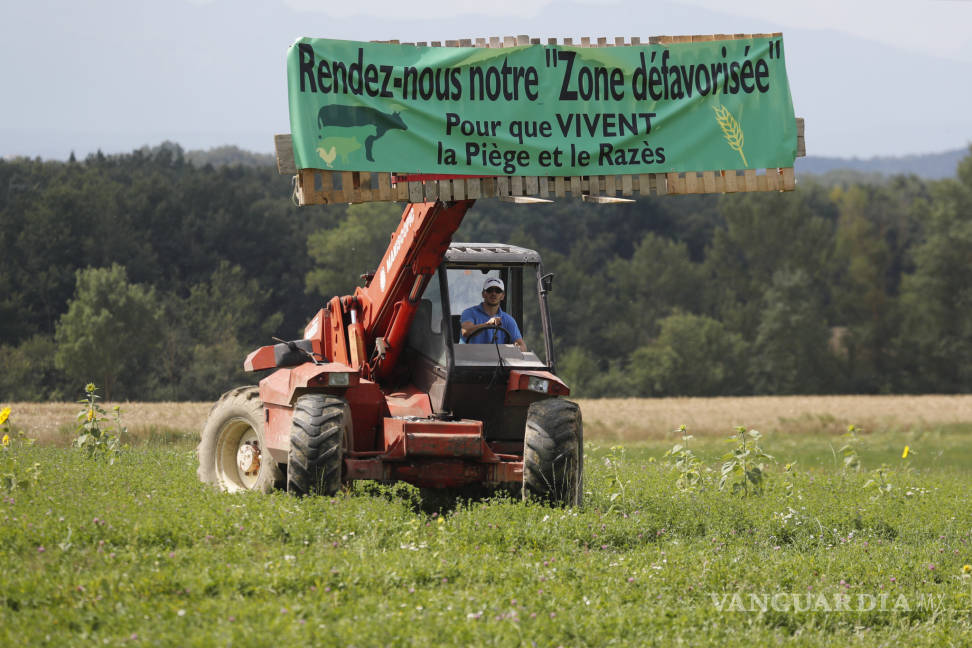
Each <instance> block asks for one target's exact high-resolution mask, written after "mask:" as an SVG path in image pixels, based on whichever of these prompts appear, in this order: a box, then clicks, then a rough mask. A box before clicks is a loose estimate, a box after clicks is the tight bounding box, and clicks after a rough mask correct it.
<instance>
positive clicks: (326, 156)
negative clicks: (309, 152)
mask: <svg viewBox="0 0 972 648" xmlns="http://www.w3.org/2000/svg"><path fill="white" fill-rule="evenodd" d="M317 154H318V155H320V156H321V159H322V160H324V164H326V165H327V166H328V168H330V167H331V165H332V164H334V159H335V158H336V157H337V147H336V146H332V147H331V150H330V151H325V150H324V147H323V146H318V147H317Z"/></svg>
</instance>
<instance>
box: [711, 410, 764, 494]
mask: <svg viewBox="0 0 972 648" xmlns="http://www.w3.org/2000/svg"><path fill="white" fill-rule="evenodd" d="M761 436H762V435H760V433H759V432H758V431H756V430H750V431H749V432H746V428H745V427H742V426H739V427H737V428H736V434H735V435H733V436H731V437H729V442H730V443H734V444H735V447H734V448H733V449H732V450H730V451H729V452H727V453H726V454H725V455H723V456H722V459H723V464H722V473H721V476H720V478H719V490H723V489H724V488H725V487H726V486H729V487H730V488H731V491H732V493H733V494H736V493H742V494H743V495H750V494H753V495H759V494H761V493H762V492H763V485H764V483H765V481H766V463H765V462H764V461H763V459H768V460H770V461H774V459H773V457H772V456H771V455H768V454H766V453H765V452H764V451H763V449H762V448H761V447H760V445H759V440H760V438H761Z"/></svg>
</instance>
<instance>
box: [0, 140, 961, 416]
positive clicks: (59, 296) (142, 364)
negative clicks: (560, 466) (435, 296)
mask: <svg viewBox="0 0 972 648" xmlns="http://www.w3.org/2000/svg"><path fill="white" fill-rule="evenodd" d="M210 153H211V154H210V155H202V154H200V153H198V152H196V153H193V154H189V155H187V154H184V153H183V151H182V150H181V149H180V148H179V147H178V146H177V145H174V144H171V143H166V144H165V145H163V146H160V147H155V148H144V149H141V150H138V151H135V152H134V153H132V154H129V155H119V156H105V155H94V156H90V157H89V158H88V159H86V160H81V161H77V160H75V161H70V162H67V163H63V162H43V161H40V160H26V159H18V160H14V161H9V160H0V249H3V251H4V254H3V255H0V285H3V287H4V291H2V294H0V393H2V394H4V396H5V397H9V398H16V399H18V400H44V399H57V398H64V397H65V396H66V395H67V394H69V393H70V385H71V384H76V383H77V382H78V381H81V380H87V379H88V378H89V377H90V376H96V377H98V381H99V383H101V384H103V385H104V386H105V388H106V391H107V393H108V395H110V396H111V397H112V398H115V397H121V398H126V397H128V398H138V399H145V400H156V399H169V400H178V399H211V398H215V397H216V396H217V395H218V394H219V393H220V392H221V391H222V390H223V389H225V388H226V387H228V386H230V385H233V384H239V383H240V382H243V381H245V380H248V378H247V377H246V376H244V375H242V373H241V371H240V367H241V364H242V360H243V357H244V356H245V354H246V353H247V352H248V351H250V350H252V349H253V348H255V347H257V346H259V345H262V344H265V343H267V342H268V340H269V336H270V335H276V336H278V337H281V338H287V339H292V338H293V337H296V336H298V335H300V332H301V331H302V329H303V326H304V325H305V324H306V322H307V321H308V319H309V318H310V317H311V316H312V315H313V314H314V313H315V312H316V311H317V309H318V308H319V307H320V306H321V299H322V298H323V299H329V298H330V297H332V296H334V295H341V294H348V293H350V292H351V291H353V290H354V288H355V286H356V285H359V283H360V282H359V279H358V276H359V275H360V274H361V273H364V272H372V271H374V270H375V268H376V265H377V263H378V260H379V259H380V257H381V255H382V254H383V252H384V251H385V248H386V246H387V244H388V241H389V236H390V234H391V233H392V231H393V230H394V229H395V227H396V226H397V224H398V222H399V218H400V214H401V206H400V205H382V204H366V205H356V206H353V207H350V208H347V207H345V206H343V205H328V206H327V207H326V208H304V209H300V210H298V209H297V208H295V207H294V206H293V205H292V204H291V203H290V193H291V187H290V185H289V181H290V179H289V178H286V177H283V176H279V175H278V174H276V173H275V171H274V170H273V168H272V166H269V163H268V165H267V166H261V162H260V158H259V156H252V155H246V154H243V153H242V152H240V151H235V150H231V149H226V150H215V151H211V152H210ZM227 162H228V164H224V163H227ZM800 180H801V182H800V184H799V189H798V190H797V191H794V192H788V193H785V194H777V193H766V194H743V195H733V196H723V197H718V196H682V197H678V198H672V197H658V198H638V199H637V201H636V202H635V203H633V204H628V205H622V206H617V207H610V208H609V207H605V206H598V205H589V204H586V203H582V202H579V201H560V202H557V203H555V204H552V205H547V206H536V207H530V208H524V207H511V206H510V205H509V204H507V203H500V202H498V201H493V200H484V201H479V202H478V203H477V204H476V206H475V208H474V209H473V210H472V211H471V212H470V213H469V214H468V215H467V216H466V218H465V220H464V222H463V224H462V226H461V227H460V230H459V232H458V233H457V234H456V236H455V240H457V241H458V240H466V241H500V242H502V241H506V242H510V243H514V244H520V245H525V246H527V247H534V248H535V249H537V250H538V251H539V252H540V253H541V255H542V256H543V259H544V266H545V271H548V272H554V273H556V274H557V281H556V282H555V288H554V291H553V292H552V293H551V294H550V296H549V304H550V312H551V320H552V323H553V326H554V332H555V336H556V340H557V357H558V358H559V360H560V369H562V370H563V372H564V375H565V377H566V378H567V380H568V382H570V384H571V386H572V388H573V393H574V395H576V396H642V395H658V396H667V395H677V394H724V395H730V394H754V393H760V394H765V393H781V394H782V393H786V394H790V393H821V392H828V393H834V392H842V393H848V392H850V393H858V392H882V393H885V392H887V393H890V392H908V393H915V392H962V391H968V390H969V389H970V388H972V370H970V369H969V367H972V343H970V342H969V341H970V340H972V330H970V329H969V327H970V322H972V297H970V296H969V290H970V288H969V286H972V275H970V268H972V262H970V258H972V257H970V254H972V251H970V250H972V244H970V241H972V234H970V224H969V223H970V221H969V218H970V217H969V214H972V156H969V157H968V158H966V159H965V160H964V161H963V162H962V163H961V164H960V165H959V171H958V174H957V177H956V178H954V179H950V180H944V181H926V180H921V179H919V178H916V177H905V176H898V177H893V178H890V179H887V180H886V181H882V182H881V183H876V182H869V181H867V179H866V178H860V179H858V180H855V181H853V182H851V181H845V182H842V183H840V185H839V186H834V185H833V184H832V183H831V184H819V183H818V182H816V181H815V180H814V179H813V178H811V177H801V178H800ZM115 265H117V266H119V267H121V268H123V269H124V273H125V274H124V282H123V283H120V282H119V283H118V286H122V285H124V286H125V288H126V289H125V290H124V291H122V294H128V293H127V291H128V289H130V288H132V287H133V286H134V289H135V290H136V291H141V292H142V293H143V296H149V297H151V299H150V301H153V302H154V305H153V306H152V308H151V309H150V310H152V311H153V312H156V313H161V315H160V317H159V318H157V319H156V321H157V322H158V323H159V326H158V327H157V328H156V331H155V335H154V336H151V338H152V339H151V340H150V341H149V343H148V347H146V346H145V345H144V344H143V345H139V344H135V343H134V342H132V341H131V340H125V342H126V344H127V346H126V347H125V348H124V349H121V348H120V347H121V346H122V345H121V344H119V343H118V342H117V341H115V340H114V339H113V338H112V339H113V342H114V344H112V345H109V346H111V347H112V348H110V349H109V348H108V347H106V346H105V344H104V343H103V339H104V338H102V339H101V340H99V341H95V340H94V338H91V340H92V341H91V343H90V344H85V345H80V344H79V343H78V342H79V340H80V339H81V338H83V337H84V336H85V335H87V334H84V333H83V332H82V331H83V329H85V328H91V327H100V326H101V325H102V324H103V323H104V322H105V321H107V320H108V319H115V320H117V319H118V318H122V315H120V314H114V313H112V315H111V318H102V319H99V317H101V316H100V315H98V313H99V312H101V311H102V310H104V311H106V312H111V311H110V309H109V308H108V307H109V306H110V307H111V308H115V306H113V305H112V304H111V303H108V302H106V304H99V305H97V306H95V305H90V304H89V306H90V308H91V315H92V316H91V317H88V316H84V317H79V316H70V317H69V314H70V309H71V308H74V309H75V310H81V309H80V306H79V305H78V300H79V296H78V292H77V291H78V273H79V271H80V272H85V271H87V270H86V269H88V268H100V269H102V271H103V272H108V273H109V274H110V272H111V271H110V270H108V269H109V268H112V267H113V266H115ZM153 291H154V292H153ZM89 301H90V300H89ZM136 301H137V300H136ZM109 302H110V300H109ZM135 310H139V309H135ZM102 315H103V313H102ZM126 317H127V316H126ZM685 318H694V319H685ZM123 319H124V318H123ZM80 320H85V321H87V320H90V321H88V322H87V323H85V324H83V325H82V323H81V322H80ZM59 329H63V330H61V331H59ZM129 332H131V331H129ZM89 333H90V331H89ZM149 337H150V336H149V335H148V334H147V332H146V333H145V335H144V338H145V339H146V340H147V339H148V338H149ZM68 341H70V342H71V344H69V345H66V346H65V344H63V343H67V342H68ZM144 341H145V340H143V342H144ZM54 346H56V347H57V348H52V347H54ZM82 346H84V347H85V348H86V349H89V350H91V349H98V351H90V352H88V351H85V352H83V353H82V348H81V347H82ZM61 347H64V348H61ZM146 348H149V350H150V351H151V353H147V354H146V355H141V352H142V350H143V349H146Z"/></svg>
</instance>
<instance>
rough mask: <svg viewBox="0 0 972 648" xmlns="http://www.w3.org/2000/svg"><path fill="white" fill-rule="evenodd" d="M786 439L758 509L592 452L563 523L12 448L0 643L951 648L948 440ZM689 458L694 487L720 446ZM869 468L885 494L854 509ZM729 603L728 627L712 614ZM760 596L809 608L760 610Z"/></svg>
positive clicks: (954, 560) (513, 509)
mask: <svg viewBox="0 0 972 648" xmlns="http://www.w3.org/2000/svg"><path fill="white" fill-rule="evenodd" d="M584 413H585V417H586V420H588V421H589V420H590V417H589V416H588V413H587V410H586V409H585V412H584ZM16 417H17V409H16V407H15V408H14V419H16ZM15 422H16V420H15ZM828 425H829V424H828ZM949 425H951V427H949ZM724 427H725V431H726V432H728V431H730V430H729V429H728V428H729V425H726V426H724ZM176 432H178V430H176ZM805 432H807V433H805V434H784V433H767V434H766V435H765V438H764V441H763V446H764V448H765V449H766V451H767V452H769V453H770V454H773V455H775V456H776V457H777V459H778V460H779V462H780V464H779V465H777V466H773V467H771V468H770V470H769V473H770V477H769V482H768V485H767V487H766V489H765V492H764V493H763V494H762V495H759V496H753V497H748V498H743V497H739V496H732V495H729V494H728V493H726V492H720V491H718V490H716V489H715V488H713V487H711V486H709V487H706V488H704V489H703V490H702V491H700V492H697V493H681V492H678V491H677V490H676V489H675V488H674V483H675V479H676V477H677V475H676V473H675V472H674V470H673V468H672V467H670V466H669V465H668V464H667V463H665V462H664V460H663V458H662V454H663V450H664V449H667V447H669V446H670V445H671V444H670V442H667V441H665V442H663V441H661V440H658V439H655V440H648V441H645V442H641V443H626V444H624V445H620V446H619V445H614V446H612V445H611V443H613V442H612V441H610V440H607V439H604V438H602V439H601V440H599V441H595V442H593V443H588V445H587V448H586V474H585V490H586V491H587V496H586V502H585V505H584V506H583V507H581V508H578V509H568V510H564V509H551V508H548V507H544V506H539V505H534V504H529V505H527V504H522V503H518V502H511V501H508V500H502V499H500V500H490V501H485V502H476V503H469V504H465V505H461V506H459V507H458V508H456V509H455V510H452V511H447V512H445V513H444V514H441V515H439V514H433V515H429V514H425V513H422V512H421V511H420V509H419V507H418V506H417V494H416V491H415V489H412V488H411V487H408V486H404V485H399V486H395V487H382V486H375V485H367V484H356V485H355V487H354V488H352V489H351V490H350V491H348V492H346V493H343V494H341V495H340V496H338V497H334V498H320V497H308V498H303V499H296V498H293V497H289V496H287V495H286V494H283V493H274V494H271V495H268V496H261V495H252V494H246V495H229V494H225V493H218V492H215V491H213V490H212V489H210V488H208V487H205V486H203V485H202V484H200V483H198V481H197V480H196V477H195V468H196V459H195V457H194V454H193V452H192V449H191V441H190V440H189V439H188V437H189V436H190V435H189V433H188V432H186V431H183V432H182V433H181V434H180V435H177V436H178V439H177V441H176V442H175V443H165V442H163V439H162V438H158V437H157V438H156V439H155V440H154V441H152V442H150V443H146V442H142V441H139V442H137V443H136V445H135V447H132V448H129V449H128V450H126V451H124V452H123V453H122V454H121V456H120V457H119V458H118V460H117V461H116V462H115V464H114V465H111V466H109V465H107V464H105V463H102V462H98V461H92V460H85V459H84V458H83V457H82V456H81V454H80V453H79V452H77V451H75V450H73V449H69V448H63V447H56V446H33V447H16V446H12V447H11V449H10V450H8V451H7V452H6V453H4V454H3V455H0V474H2V473H3V472H4V470H5V469H7V468H9V465H10V462H11V460H12V459H16V460H17V461H18V465H29V464H33V463H35V462H36V463H38V464H40V477H39V479H38V481H37V482H36V483H34V484H32V485H31V486H30V487H29V488H26V489H16V490H13V491H11V492H3V491H0V645H15V644H17V645H21V644H23V645H48V644H49V645H58V646H60V645H78V644H82V643H84V644H87V643H91V644H95V643H97V644H98V645H125V646H130V645H143V644H144V645H171V646H187V645H188V646H211V645H356V646H378V645H389V646H406V645H422V646H424V645H437V644H445V645H496V646H511V645H514V646H515V645H527V646H529V645H534V644H535V645H539V646H556V645H565V646H604V645H633V646H641V645H652V644H664V645H670V644H674V643H676V642H686V643H692V644H695V645H700V644H701V645H705V644H715V643H719V644H725V645H746V646H751V645H758V644H765V643H781V642H783V641H787V642H788V643H792V644H794V645H806V646H816V645H821V644H839V645H867V646H871V645H880V644H886V645H897V644H901V643H908V644H910V645H918V646H923V645H935V646H938V645H948V644H953V645H964V644H967V643H968V641H969V636H970V632H972V604H970V596H972V580H970V578H969V577H965V576H963V574H962V566H963V565H965V564H968V563H972V546H970V543H972V502H970V501H969V499H970V490H969V486H968V484H969V479H970V477H972V474H970V473H972V470H970V468H972V461H970V457H969V454H968V452H969V451H968V450H967V449H966V447H967V446H968V445H969V443H968V442H969V430H968V428H967V427H966V426H963V425H961V424H957V423H952V424H945V423H943V424H941V425H938V426H936V427H934V428H931V429H917V428H911V427H908V426H898V427H895V428H894V429H882V430H877V431H873V432H872V433H870V434H865V435H862V447H861V449H860V453H859V454H860V457H861V461H862V463H863V470H862V471H861V472H859V473H858V472H856V471H849V472H845V471H843V470H842V469H841V468H840V466H841V464H840V462H839V453H836V452H835V451H832V450H831V447H830V446H831V445H832V444H833V445H834V446H835V449H836V448H837V447H838V446H837V444H839V443H840V439H838V438H836V437H835V436H834V433H833V432H832V431H831V430H830V429H829V428H827V427H826V426H824V425H821V426H820V427H819V428H818V429H817V430H816V431H814V430H813V429H808V430H806V431H805ZM904 442H909V443H910V446H911V452H910V453H909V457H908V458H907V459H902V458H901V451H902V447H903V443H904ZM691 443H692V447H693V449H694V451H695V452H696V453H697V454H698V455H700V456H701V457H702V458H703V459H704V460H705V462H706V463H707V464H708V465H710V466H713V467H717V461H718V460H717V457H718V455H719V454H720V453H721V452H723V451H724V449H725V447H726V446H727V444H726V443H725V442H724V441H723V440H722V439H721V438H720V437H718V436H715V435H712V436H704V435H703V438H701V439H699V440H697V441H692V442H691ZM835 454H836V455H837V457H838V459H837V460H836V461H835ZM793 461H796V462H797V463H796V472H795V473H792V474H784V473H783V469H782V465H783V464H784V463H785V462H793ZM882 463H885V464H889V466H890V468H889V472H888V473H887V474H888V480H889V481H890V482H891V484H892V488H891V490H890V491H889V492H888V493H887V494H883V495H881V494H878V493H877V492H876V491H875V490H874V489H873V488H864V484H865V483H866V481H867V480H868V479H869V478H871V477H872V476H873V473H872V471H873V470H874V469H876V468H878V467H879V466H880V465H881V464H882ZM788 481H789V482H791V483H792V495H790V496H789V497H787V496H786V494H787V492H788V491H787V488H786V484H787V482H788ZM733 595H739V599H738V600H739V601H740V602H741V604H742V605H743V606H744V607H746V609H747V610H749V611H735V610H733V611H730V609H729V608H730V607H732V603H731V602H732V601H733V600H734V599H733V598H732V596H733ZM773 595H778V597H779V598H778V599H777V600H778V601H783V602H784V603H785V602H786V601H788V600H796V599H794V597H797V596H800V597H803V598H802V599H801V600H803V601H812V603H813V605H812V606H811V609H810V610H808V611H798V612H794V611H793V610H792V609H790V610H776V609H773V607H772V605H771V604H770V605H768V606H767V609H766V610H765V611H763V610H762V608H760V607H759V602H760V601H763V600H766V601H771V600H772V598H771V597H772V596H773ZM882 595H887V596H886V597H885V601H886V605H885V609H884V610H882V609H880V606H881V603H880V601H881V596H882ZM808 596H809V597H818V596H822V597H823V600H824V601H825V602H829V603H828V604H829V606H830V607H834V602H835V601H837V600H843V599H838V598H835V597H840V596H847V597H848V599H847V600H849V601H851V606H852V607H851V609H850V610H849V611H841V610H838V611H827V610H826V609H825V608H823V607H822V606H821V605H820V600H821V599H808V598H806V597H808ZM858 596H863V600H864V601H870V600H871V598H869V597H873V599H874V600H875V601H877V602H878V603H877V607H876V609H874V610H867V609H862V608H866V605H864V606H861V605H857V597H858ZM726 597H728V598H726ZM788 597H789V598H788ZM900 597H904V598H903V599H902V598H900ZM902 600H904V602H905V605H906V607H907V609H905V607H902V606H901V601H902ZM754 601H755V603H754ZM895 604H897V608H895V607H894V606H895ZM719 605H722V608H723V609H722V610H720V609H719Z"/></svg>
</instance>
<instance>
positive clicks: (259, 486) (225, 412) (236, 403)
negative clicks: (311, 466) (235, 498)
mask: <svg viewBox="0 0 972 648" xmlns="http://www.w3.org/2000/svg"><path fill="white" fill-rule="evenodd" d="M197 454H198V455H199V469H198V470H197V471H196V474H197V475H199V479H200V480H202V481H203V482H205V483H207V484H213V485H214V486H216V487H218V488H219V489H220V490H223V491H227V492H231V493H232V492H238V491H257V492H261V493H268V492H270V491H271V490H273V488H274V485H275V484H276V483H277V482H278V481H279V480H280V478H281V473H280V468H279V466H277V463H276V462H275V461H274V460H273V457H272V456H270V452H269V450H268V449H267V444H266V432H265V428H264V414H263V401H262V400H260V390H259V389H258V388H257V387H256V386H253V385H250V386H247V387H237V388H236V389H232V390H230V391H228V392H226V393H225V394H223V395H222V396H221V397H220V399H219V400H218V401H216V404H215V405H213V409H212V410H211V411H210V413H209V418H207V419H206V426H205V427H204V428H203V431H202V436H201V438H200V440H199V447H198V448H197Z"/></svg>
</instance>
